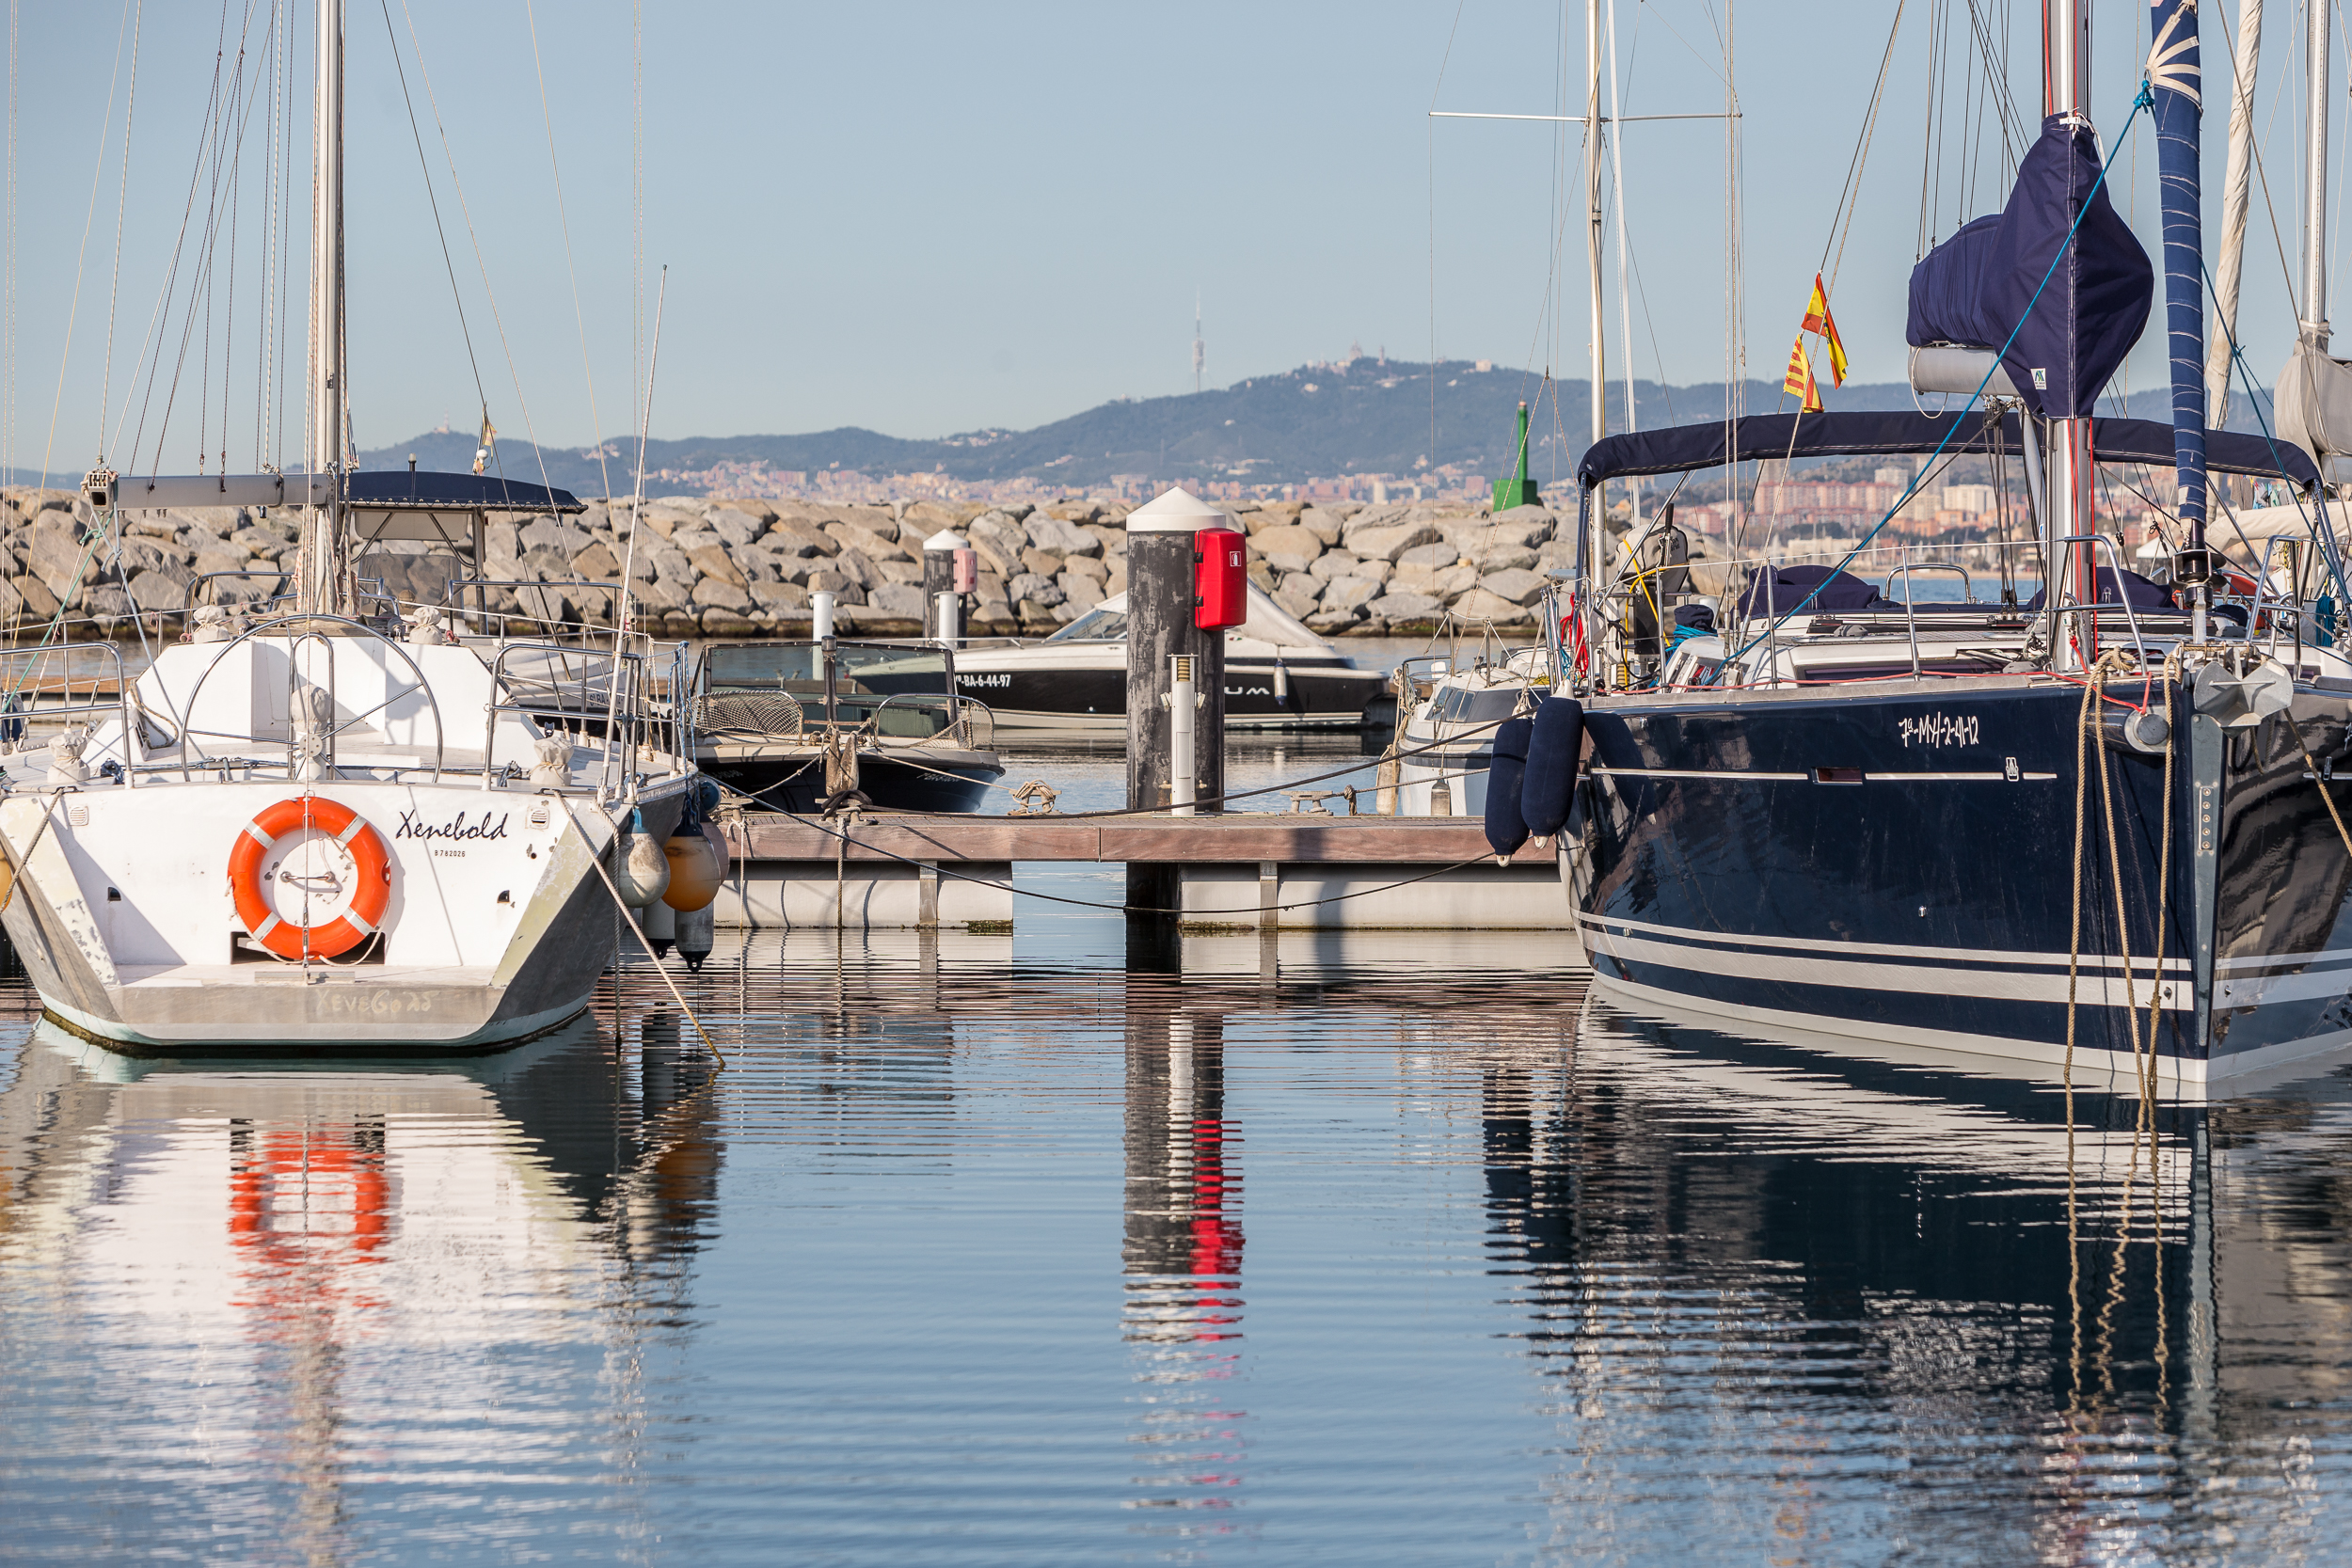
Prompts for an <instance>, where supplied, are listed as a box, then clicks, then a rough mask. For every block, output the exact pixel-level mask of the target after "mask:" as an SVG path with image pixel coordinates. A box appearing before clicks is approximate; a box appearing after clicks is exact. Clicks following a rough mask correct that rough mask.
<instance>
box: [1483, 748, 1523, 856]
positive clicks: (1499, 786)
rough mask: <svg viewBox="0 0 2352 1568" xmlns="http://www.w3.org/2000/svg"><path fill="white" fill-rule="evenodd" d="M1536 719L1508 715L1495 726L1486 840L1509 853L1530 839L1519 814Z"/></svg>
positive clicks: (1488, 771)
mask: <svg viewBox="0 0 2352 1568" xmlns="http://www.w3.org/2000/svg"><path fill="white" fill-rule="evenodd" d="M1533 732H1534V721H1532V720H1527V719H1505V720H1504V721H1502V723H1501V724H1499V725H1497V726H1496V727H1495V754H1494V760H1493V761H1492V762H1489V763H1488V764H1487V765H1486V842H1487V843H1488V844H1490V845H1492V846H1493V847H1494V852H1495V853H1496V854H1498V855H1508V854H1510V853H1511V852H1512V851H1513V850H1514V849H1517V848H1518V847H1519V846H1520V845H1522V844H1525V843H1526V842H1527V824H1526V822H1525V821H1523V820H1522V819H1521V818H1520V816H1519V778H1520V775H1521V774H1523V773H1525V772H1526V771H1527V741H1528V736H1530V735H1531V734H1532V733H1533Z"/></svg>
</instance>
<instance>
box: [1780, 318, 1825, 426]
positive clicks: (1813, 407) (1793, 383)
mask: <svg viewBox="0 0 2352 1568" xmlns="http://www.w3.org/2000/svg"><path fill="white" fill-rule="evenodd" d="M1780 387H1781V390H1782V391H1784V392H1788V393H1791V394H1793V395H1795V396H1797V397H1800V398H1802V399H1804V404H1803V410H1804V412H1805V413H1807V414H1819V413H1820V411H1821V409H1822V407H1823V404H1822V403H1821V388H1820V386H1819V385H1818V384H1817V383H1816V382H1815V381H1814V379H1813V361H1812V360H1810V359H1808V358H1806V357H1805V353H1804V335H1803V334H1802V333H1800V334H1799V335H1798V337H1797V341H1796V342H1795V344H1794V345H1793V346H1791V347H1790V348H1789V350H1788V374H1787V375H1786V376H1784V377H1782V378H1781V383H1780Z"/></svg>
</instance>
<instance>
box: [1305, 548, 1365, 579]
mask: <svg viewBox="0 0 2352 1568" xmlns="http://www.w3.org/2000/svg"><path fill="white" fill-rule="evenodd" d="M1362 563H1363V558H1362V557H1361V556H1357V555H1350V554H1349V553H1348V552H1347V551H1345V550H1326V551H1325V552H1324V553H1323V554H1321V555H1319V556H1317V557H1315V559H1314V563H1313V564H1312V565H1311V566H1309V567H1308V568H1307V570H1308V571H1309V572H1310V573H1311V574H1312V575H1313V576H1314V577H1315V578H1319V579H1320V580H1322V581H1324V582H1329V581H1330V580H1331V579H1332V578H1343V577H1345V576H1347V575H1348V574H1349V573H1350V572H1352V571H1354V570H1355V569H1356V568H1357V567H1358V566H1359V565H1361V564H1362Z"/></svg>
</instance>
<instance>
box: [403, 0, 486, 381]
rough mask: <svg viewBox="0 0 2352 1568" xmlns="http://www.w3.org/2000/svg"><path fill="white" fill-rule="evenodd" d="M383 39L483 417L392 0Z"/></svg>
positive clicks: (477, 363)
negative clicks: (388, 46)
mask: <svg viewBox="0 0 2352 1568" xmlns="http://www.w3.org/2000/svg"><path fill="white" fill-rule="evenodd" d="M382 6H383V10H384V36H385V38H386V39H387V40H389V41H390V43H391V46H392V71H393V72H394V74H396V75H397V76H398V78H399V80H400V101H401V103H402V104H403V105H404V106H405V108H406V109H407V111H408V135H409V137H410V139H411V140H413V141H414V142H415V143H416V145H417V169H418V172H419V173H421V174H422V175H423V176H424V199H425V204H426V206H427V207H429V208H430V209H431V211H432V213H433V232H434V234H435V236H436V237H437V238H438V239H439V240H440V242H441V268H442V270H443V271H444V272H446V273H447V274H448V275H449V297H450V300H451V302H452V303H453V305H455V306H456V308H457V332H458V336H459V337H461V338H463V339H464V340H465V343H466V364H467V367H468V368H469V369H470V370H471V371H472V372H473V390H474V397H475V398H476V399H477V400H479V402H480V403H481V404H482V410H483V414H484V417H485V418H487V417H488V414H489V409H490V394H489V393H488V392H486V391H485V390H484V389H483V387H482V361H481V360H479V359H477V358H476V357H475V356H474V351H473V328H472V327H471V326H469V325H467V322H466V297H465V295H464V293H462V292H461V291H460V290H459V289H458V287H457V263H456V262H455V261H453V260H452V259H451V257H450V253H449V230H447V229H445V228H444V227H442V224H441V200H440V198H439V197H438V196H437V194H435V192H434V189H433V166H432V164H431V162H430V161H429V160H428V159H427V158H426V157H425V154H424V133H423V132H422V131H421V130H419V129H418V128H417V103H416V100H415V99H414V98H412V97H410V96H409V93H408V68H407V67H406V66H405V65H404V64H403V63H402V61H401V57H400V35H399V34H397V33H396V32H394V31H393V30H392V7H391V0H382Z"/></svg>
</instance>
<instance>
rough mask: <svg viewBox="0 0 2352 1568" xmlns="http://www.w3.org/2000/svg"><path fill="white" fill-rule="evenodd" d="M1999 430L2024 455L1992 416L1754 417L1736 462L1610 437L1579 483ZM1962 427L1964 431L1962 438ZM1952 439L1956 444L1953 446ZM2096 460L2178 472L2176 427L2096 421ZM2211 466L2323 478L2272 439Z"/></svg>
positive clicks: (1720, 440)
mask: <svg viewBox="0 0 2352 1568" xmlns="http://www.w3.org/2000/svg"><path fill="white" fill-rule="evenodd" d="M1996 422H1997V424H1998V427H1999V432H2000V436H1999V439H2000V448H2001V450H2002V451H2011V452H2013V451H2021V450H2022V446H2021V442H2022V440H2023V435H2022V433H2021V432H2020V431H2019V429H2018V420H2017V416H2016V415H2014V414H2006V415H2003V416H2002V417H2001V418H2000V420H1998V421H1995V420H1993V419H1991V418H1990V417H1989V415H1988V413H1987V412H1986V411H1985V410H1983V409H1972V410H1969V411H1968V412H1966V413H1949V414H1920V413H1917V412H1915V411H1914V410H1912V409H1908V408H1900V409H1884V410H1865V411H1860V412H1855V413H1829V414H1751V415H1749V416H1748V417H1747V418H1746V419H1743V420H1740V421H1739V426H1738V429H1737V430H1736V431H1735V432H1734V433H1733V436H1732V449H1733V450H1732V454H1731V456H1730V457H1729V458H1728V459H1726V458H1725V456H1724V421H1723V420H1714V421H1712V422H1710V423H1708V424H1685V425H1672V426H1669V427H1667V428H1666V429H1663V430H1640V431H1629V432H1628V433H1627V434H1625V435H1622V436H1605V437H1603V438H1602V439H1600V440H1598V441H1596V442H1594V443H1593V444H1592V446H1591V447H1589V448H1587V449H1586V451H1585V453H1584V461H1583V462H1582V463H1581V465H1580V466H1579V467H1578V468H1577V478H1578V480H1579V481H1580V482H1581V483H1583V484H1584V485H1585V487H1586V488H1588V489H1589V488H1590V487H1592V486H1593V485H1596V484H1598V483H1601V482H1602V481H1603V480H1611V479H1618V478H1639V477H1641V476H1643V475H1645V474H1678V473H1687V472H1690V471H1692V470H1693V469H1697V468H1715V467H1723V465H1724V463H1725V462H1726V461H1730V462H1738V463H1754V462H1757V461H1760V460H1762V459H1764V458H1774V457H1787V458H1806V457H1877V456H1886V457H1898V456H1925V455H1927V454H1928V453H1929V452H1931V451H1935V450H1936V449H1937V447H1938V446H1939V445H1941V446H1942V447H1943V450H1944V451H1945V453H1946V454H1947V455H1950V454H1953V453H1958V452H1969V453H1984V452H1990V451H1993V450H1994V425H1995V423H1996ZM1955 425H1958V426H1959V429H1958V430H1954V428H1953V427H1954V426H1955ZM1947 437H1948V438H1949V444H1948V445H1947V444H1945V442H1946V439H1947ZM2090 445H2091V452H2092V454H2093V455H2094V456H2095V457H2096V458H2097V459H2098V460H2099V461H2100V462H2102V463H2145V464H2149V465H2152V466H2153V467H2161V468H2169V467H2172V463H2173V445H2172V427H2171V426H2170V425H2169V424H2159V423H2157V422H2156V421H2155V420H2103V419H2094V420H2091V421H2090ZM2205 466H2206V467H2207V468H2209V469H2211V470H2212V471H2213V472H2215V473H2221V474H2250V475H2252V476H2253V477H2254V478H2256V479H2284V480H2288V481H2291V482H2293V483H2296V484H2297V485H2303V484H2311V483H2316V482H2317V480H2318V478H2319V470H2318V469H2316V468H2314V467H2312V460H2311V458H2310V456H2309V455H2307V454H2306V453H2305V452H2304V451H2303V449H2302V448H2300V447H2298V446H2295V445H2293V444H2291V443H2289V442H2287V441H2284V440H2278V441H2274V440H2272V439H2270V438H2269V437H2267V436H2247V435H2241V434H2240V433H2238V432H2236V431H2231V430H2216V431H2212V432H2209V433H2208V434H2207V435H2206V436H2205Z"/></svg>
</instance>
